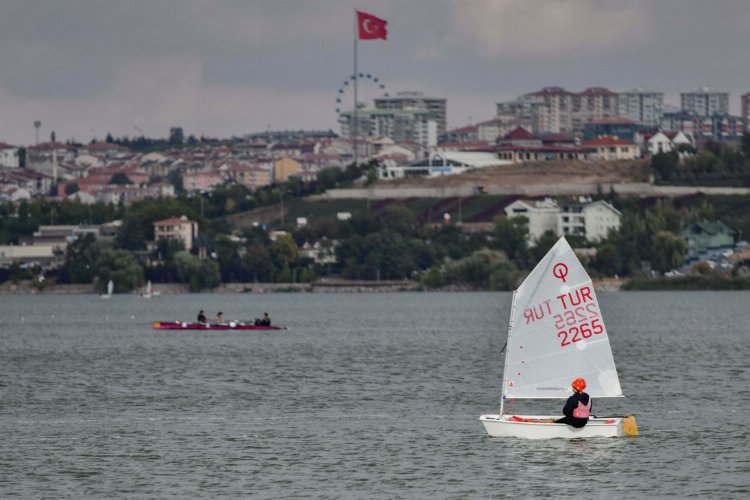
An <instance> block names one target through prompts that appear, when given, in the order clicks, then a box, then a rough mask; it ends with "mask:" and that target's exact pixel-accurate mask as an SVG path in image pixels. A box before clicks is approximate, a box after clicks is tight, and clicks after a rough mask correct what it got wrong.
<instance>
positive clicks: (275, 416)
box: [0, 293, 750, 498]
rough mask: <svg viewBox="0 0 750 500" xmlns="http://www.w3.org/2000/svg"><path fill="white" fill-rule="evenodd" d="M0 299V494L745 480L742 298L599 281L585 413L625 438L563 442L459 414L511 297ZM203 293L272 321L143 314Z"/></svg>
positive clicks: (485, 405) (483, 383)
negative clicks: (610, 373) (261, 327)
mask: <svg viewBox="0 0 750 500" xmlns="http://www.w3.org/2000/svg"><path fill="white" fill-rule="evenodd" d="M0 299H1V300H0V314H2V317H3V318H4V321H5V326H4V327H3V328H2V329H1V330H0V341H1V342H2V350H0V405H1V406H0V426H1V427H2V429H3V431H4V433H3V434H4V437H3V439H2V440H0V463H1V464H2V470H3V473H2V474H0V497H9V496H21V497H35V498H38V497H60V496H74V497H93V498H101V497H104V496H115V497H164V496H173V497H217V496H225V497H243V496H245V497H246V496H254V497H261V498H263V497H279V496H289V497H326V496H327V497H352V496H353V497H367V498H394V497H399V498H404V497H414V498H425V497H429V496H435V497H439V498H444V497H459V498H463V497H479V498H486V497H508V498H515V497H518V496H522V497H556V496H563V495H565V496H571V495H573V496H575V493H573V492H576V491H578V490H580V488H581V484H584V485H585V489H586V496H590V497H594V498H600V497H614V498H626V497H627V498H630V497H636V498H638V497H684V496H696V497H720V498H744V497H746V496H747V495H748V494H749V493H750V488H749V487H748V484H749V483H750V481H748V478H749V477H750V459H749V458H750V456H749V455H750V454H749V453H748V451H747V445H746V443H747V440H748V431H747V425H746V422H747V418H746V416H745V415H746V411H747V408H749V407H750V404H749V403H750V389H749V387H750V386H749V384H748V382H749V380H748V378H750V377H749V375H748V368H747V367H748V363H747V359H748V357H749V355H750V348H748V347H747V344H748V343H747V341H746V338H745V332H746V330H747V323H748V321H747V320H748V315H747V312H746V311H747V304H748V303H749V301H748V299H750V294H747V293H600V294H599V300H600V303H601V307H602V310H603V314H604V317H605V321H606V323H607V329H608V331H609V333H610V337H611V343H612V348H613V351H614V356H615V361H616V363H617V367H618V371H619V374H620V382H621V384H622V387H623V391H624V392H625V394H626V395H627V396H628V397H627V398H625V399H614V400H602V399H599V400H595V413H597V414H604V413H612V414H623V413H635V414H636V415H637V417H638V425H639V428H640V431H641V436H640V437H639V438H636V439H627V438H622V439H600V440H571V441H564V440H551V441H524V440H518V439H490V438H488V437H487V436H486V435H485V432H484V429H483V427H482V424H481V423H480V422H479V421H478V419H477V418H478V416H479V415H480V414H482V413H489V412H494V411H496V410H497V408H498V406H499V399H498V398H499V394H500V377H501V373H502V364H501V363H502V360H501V357H500V354H499V353H500V349H501V347H502V345H503V343H504V341H505V332H506V326H507V318H508V310H509V307H510V294H503V293H500V294H491V293H476V294H470V293H466V294H451V293H438V294H417V293H414V294H412V293H400V294H351V295H347V294H269V295H250V294H247V295H242V294H238V295H189V296H162V297H159V298H156V299H152V300H141V299H139V298H137V297H131V296H117V295H116V296H114V297H113V298H112V299H111V300H107V301H103V300H99V299H98V298H97V297H95V296H89V297H85V296H25V297H15V296H5V297H2V298H0ZM200 309H204V310H206V311H207V312H208V314H209V315H211V314H212V311H218V310H222V311H224V312H225V315H226V316H227V317H228V318H229V319H246V318H253V317H256V316H258V315H260V314H262V312H264V311H268V312H269V313H270V315H271V317H272V318H274V320H275V321H277V322H278V323H280V324H284V325H286V326H288V327H289V328H290V329H289V330H287V331H283V332H200V331H198V332H195V331H192V332H169V331H154V330H151V329H150V322H151V321H153V320H186V319H192V318H193V317H194V316H195V314H196V313H197V311H198V310H200ZM562 403H563V402H562V401H542V402H528V401H518V402H513V403H510V409H509V410H508V411H512V412H518V413H522V412H527V411H529V412H534V413H547V412H548V411H551V412H559V410H560V408H561V407H562ZM506 408H508V406H506ZM527 408H528V409H527ZM726 417H729V418H728V419H727V418H726ZM582 481H583V482H582Z"/></svg>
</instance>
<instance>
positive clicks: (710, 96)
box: [680, 87, 729, 116]
mask: <svg viewBox="0 0 750 500" xmlns="http://www.w3.org/2000/svg"><path fill="white" fill-rule="evenodd" d="M680 109H681V110H682V111H687V112H689V113H694V114H696V115H698V116H711V115H713V114H715V113H721V114H729V92H719V91H716V90H711V89H709V88H708V87H703V88H701V89H698V90H693V91H690V92H683V93H681V94H680Z"/></svg>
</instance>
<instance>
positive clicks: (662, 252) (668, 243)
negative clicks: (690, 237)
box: [651, 231, 687, 273]
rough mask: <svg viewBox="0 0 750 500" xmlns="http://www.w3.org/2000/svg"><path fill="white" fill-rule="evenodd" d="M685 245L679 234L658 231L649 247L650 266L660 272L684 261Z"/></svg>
mask: <svg viewBox="0 0 750 500" xmlns="http://www.w3.org/2000/svg"><path fill="white" fill-rule="evenodd" d="M686 251H687V247H686V245H685V240H683V239H682V237H681V236H677V235H674V234H672V233H670V232H669V231H660V232H658V233H656V235H655V236H654V243H653V245H652V248H651V253H652V255H653V258H652V259H651V267H652V268H653V269H654V270H656V271H659V272H661V273H665V272H667V271H670V270H672V269H674V268H676V267H678V266H680V265H682V263H683V262H684V261H685V253H686Z"/></svg>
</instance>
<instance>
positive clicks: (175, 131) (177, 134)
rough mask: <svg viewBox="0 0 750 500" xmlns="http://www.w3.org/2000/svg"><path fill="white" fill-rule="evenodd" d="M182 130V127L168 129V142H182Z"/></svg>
mask: <svg viewBox="0 0 750 500" xmlns="http://www.w3.org/2000/svg"><path fill="white" fill-rule="evenodd" d="M184 135H185V134H184V132H183V131H182V127H172V128H170V129H169V143H170V144H182V143H183V140H184Z"/></svg>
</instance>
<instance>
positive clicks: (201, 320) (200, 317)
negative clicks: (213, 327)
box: [198, 309, 206, 323]
mask: <svg viewBox="0 0 750 500" xmlns="http://www.w3.org/2000/svg"><path fill="white" fill-rule="evenodd" d="M205 322H206V315H205V314H204V313H203V309H201V312H199V313H198V323H205Z"/></svg>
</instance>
